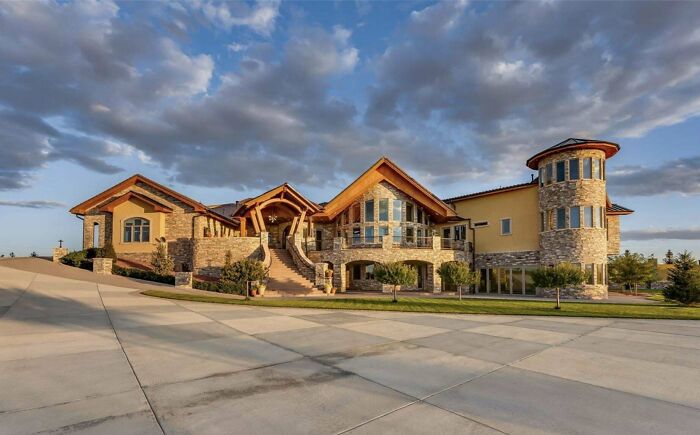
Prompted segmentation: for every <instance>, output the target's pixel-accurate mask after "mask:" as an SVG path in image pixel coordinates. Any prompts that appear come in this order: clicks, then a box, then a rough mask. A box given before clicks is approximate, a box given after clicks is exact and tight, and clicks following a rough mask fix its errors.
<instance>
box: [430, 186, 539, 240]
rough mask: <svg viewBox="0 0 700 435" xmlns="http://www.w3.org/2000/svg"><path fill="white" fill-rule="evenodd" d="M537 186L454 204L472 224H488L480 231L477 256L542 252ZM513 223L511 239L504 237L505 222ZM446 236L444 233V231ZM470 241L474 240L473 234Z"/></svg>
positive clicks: (480, 228)
mask: <svg viewBox="0 0 700 435" xmlns="http://www.w3.org/2000/svg"><path fill="white" fill-rule="evenodd" d="M538 201H539V198H538V192H537V186H532V187H526V188H524V189H518V190H513V191H508V192H502V193H496V194H492V195H485V196H480V197H476V198H470V199H464V200H461V201H457V202H455V203H454V206H455V211H456V212H457V214H458V215H459V216H462V217H464V218H471V219H472V223H475V222H480V221H488V223H489V225H488V226H485V227H477V228H476V229H475V231H476V252H477V253H489V252H519V251H535V250H538V249H539V205H538ZM504 218H510V219H511V235H501V219H504ZM440 234H442V229H441V230H440ZM467 237H468V238H469V240H471V234H470V232H467Z"/></svg>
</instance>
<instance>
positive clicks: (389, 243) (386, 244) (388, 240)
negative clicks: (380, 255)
mask: <svg viewBox="0 0 700 435" xmlns="http://www.w3.org/2000/svg"><path fill="white" fill-rule="evenodd" d="M393 247H394V245H393V240H392V236H390V235H386V236H382V249H384V250H386V249H391V248H393Z"/></svg>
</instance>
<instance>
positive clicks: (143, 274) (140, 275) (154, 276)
mask: <svg viewBox="0 0 700 435" xmlns="http://www.w3.org/2000/svg"><path fill="white" fill-rule="evenodd" d="M112 274H113V275H120V276H126V277H128V278H136V279H142V280H145V281H154V282H160V283H163V284H175V277H174V276H172V275H163V274H159V273H156V272H154V271H150V270H141V269H133V268H128V267H120V266H116V265H114V266H112Z"/></svg>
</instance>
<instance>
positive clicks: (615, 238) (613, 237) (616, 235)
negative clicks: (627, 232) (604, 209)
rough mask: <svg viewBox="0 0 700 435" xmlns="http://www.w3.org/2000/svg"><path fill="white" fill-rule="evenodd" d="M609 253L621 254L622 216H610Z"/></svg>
mask: <svg viewBox="0 0 700 435" xmlns="http://www.w3.org/2000/svg"><path fill="white" fill-rule="evenodd" d="M607 226H608V255H620V216H608V225H607Z"/></svg>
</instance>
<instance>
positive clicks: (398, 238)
mask: <svg viewBox="0 0 700 435" xmlns="http://www.w3.org/2000/svg"><path fill="white" fill-rule="evenodd" d="M394 243H401V227H394Z"/></svg>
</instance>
